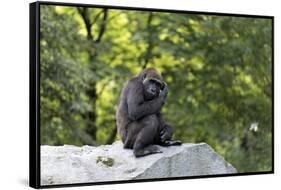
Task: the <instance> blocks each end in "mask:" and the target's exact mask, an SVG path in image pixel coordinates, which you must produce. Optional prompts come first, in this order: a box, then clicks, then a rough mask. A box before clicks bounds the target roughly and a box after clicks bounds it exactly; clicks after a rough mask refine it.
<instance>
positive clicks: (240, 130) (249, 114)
mask: <svg viewBox="0 0 281 190" xmlns="http://www.w3.org/2000/svg"><path fill="white" fill-rule="evenodd" d="M87 18H88V21H90V22H89V23H90V25H89V26H90V27H88V28H87V24H86V23H87V22H85V21H87ZM40 21H41V25H40V35H41V40H40V46H41V48H40V51H41V54H40V60H41V62H40V65H41V83H40V85H41V88H40V94H41V97H40V101H41V105H40V106H41V107H40V113H41V143H42V144H50V145H61V144H74V145H83V144H96V145H98V144H107V143H112V142H113V141H114V140H116V139H118V138H119V137H118V136H117V135H116V125H115V109H116V105H117V102H118V98H119V95H120V92H121V89H122V86H123V84H124V83H125V82H126V80H128V79H129V78H130V77H132V76H133V75H136V74H137V73H138V72H139V71H141V70H142V69H143V68H145V67H151V66H153V67H156V68H157V69H158V70H159V71H160V72H161V73H162V75H163V77H164V79H165V80H166V82H167V83H168V86H169V95H168V99H167V103H166V104H165V107H164V108H163V114H164V117H165V119H166V120H167V121H168V122H169V123H172V124H173V125H174V126H175V138H177V139H180V140H182V141H184V142H193V143H196V142H201V141H204V142H206V143H208V144H210V145H211V146H212V147H213V148H214V149H215V150H216V151H218V152H219V153H220V154H221V155H223V156H224V157H225V158H226V160H228V161H229V162H230V163H232V164H233V165H234V166H235V167H236V168H237V169H238V170H239V171H240V172H254V171H268V170H271V163H272V152H271V150H272V149H271V147H272V144H271V143H272V141H271V139H272V133H271V131H272V94H271V93H272V76H271V73H272V57H271V54H272V49H271V47H272V44H271V38H272V36H271V29H272V27H271V20H270V19H261V18H243V17H226V16H205V15H193V14H171V13H157V12H153V13H148V12H142V11H121V10H103V9H93V8H91V9H87V10H84V9H76V8H74V7H71V8H70V7H56V6H41V19H40ZM89 34H91V35H89ZM91 90H92V91H93V90H94V91H93V92H94V94H93V96H91V93H89V91H91ZM89 113H93V114H94V117H89ZM90 123H94V124H95V125H94V127H95V129H94V130H92V133H89V132H88V129H87V127H89V124H90ZM93 133H94V135H93Z"/></svg>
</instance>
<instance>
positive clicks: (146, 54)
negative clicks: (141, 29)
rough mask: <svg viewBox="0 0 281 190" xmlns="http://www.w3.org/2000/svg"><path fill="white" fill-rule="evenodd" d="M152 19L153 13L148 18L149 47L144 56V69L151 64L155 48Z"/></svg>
mask: <svg viewBox="0 0 281 190" xmlns="http://www.w3.org/2000/svg"><path fill="white" fill-rule="evenodd" d="M152 18H153V14H152V12H150V13H149V15H148V18H147V31H148V39H147V42H148V47H147V49H146V53H145V55H144V64H143V66H142V69H145V68H146V66H147V64H148V62H149V59H150V58H151V51H152V48H153V37H152V26H151V21H152Z"/></svg>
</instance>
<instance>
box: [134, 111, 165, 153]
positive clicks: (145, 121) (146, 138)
mask: <svg viewBox="0 0 281 190" xmlns="http://www.w3.org/2000/svg"><path fill="white" fill-rule="evenodd" d="M138 124H139V125H140V126H141V130H140V131H139V133H138V134H137V136H136V140H135V143H134V147H133V148H134V154H135V156H136V157H141V156H145V155H148V154H155V153H161V151H160V150H159V148H158V146H157V145H155V144H154V140H155V137H156V136H157V135H158V132H159V121H158V117H157V116H156V115H149V116H147V117H144V118H142V119H141V120H140V121H139V123H138Z"/></svg>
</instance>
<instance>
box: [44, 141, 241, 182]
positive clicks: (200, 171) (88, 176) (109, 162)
mask: <svg viewBox="0 0 281 190" xmlns="http://www.w3.org/2000/svg"><path fill="white" fill-rule="evenodd" d="M160 148H161V150H162V151H163V153H159V154H153V155H149V156H145V157H141V158H135V157H134V155H133V151H132V150H128V149H123V144H122V142H120V141H117V142H115V143H114V144H112V145H103V146H99V147H91V146H83V147H76V146H72V145H64V146H47V145H43V146H41V185H50V184H69V183H86V182H100V181H116V180H130V179H147V178H166V177H182V176H198V175H212V174H228V173H237V171H236V169H235V168H234V167H233V166H231V164H229V163H228V162H226V161H225V160H224V158H223V157H221V156H220V155H218V154H217V153H216V152H214V150H213V149H212V148H211V147H210V146H209V145H207V144H206V143H199V144H183V145H182V146H173V147H167V148H166V147H160Z"/></svg>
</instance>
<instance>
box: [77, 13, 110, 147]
mask: <svg viewBox="0 0 281 190" xmlns="http://www.w3.org/2000/svg"><path fill="white" fill-rule="evenodd" d="M77 10H78V12H79V14H80V16H81V17H82V19H83V22H84V24H85V28H86V30H87V39H88V41H89V44H90V47H89V50H88V54H89V62H90V64H91V65H90V69H91V71H92V72H93V73H96V64H95V62H96V56H97V53H96V48H97V46H98V43H100V42H101V39H102V36H103V34H104V32H105V29H106V19H107V9H103V10H102V12H100V13H98V14H97V15H96V17H95V18H94V19H91V18H90V14H89V9H88V8H77ZM101 14H103V18H102V21H101V24H100V30H99V32H98V34H97V37H96V39H95V35H94V34H93V33H92V26H93V24H95V22H96V21H97V20H98V17H99V16H100V15H101ZM96 84H97V81H96V80H95V79H94V78H93V79H91V80H90V83H89V89H87V90H86V93H87V95H88V97H89V101H90V104H91V109H90V111H89V112H88V113H87V114H85V115H84V117H85V119H86V120H87V126H86V132H87V133H88V134H89V135H90V136H91V137H92V139H93V141H96V133H97V126H96V117H97V116H96V100H97V90H96ZM94 143H95V142H93V144H94Z"/></svg>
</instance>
